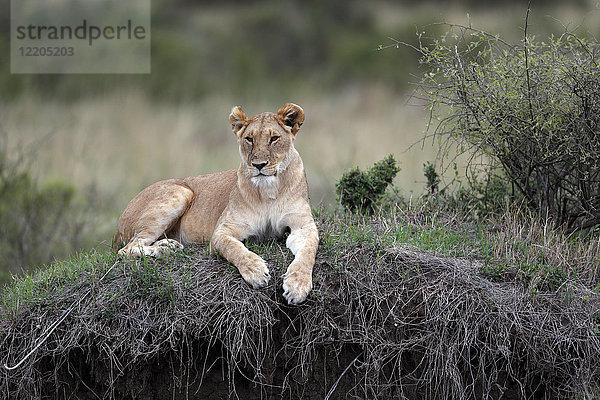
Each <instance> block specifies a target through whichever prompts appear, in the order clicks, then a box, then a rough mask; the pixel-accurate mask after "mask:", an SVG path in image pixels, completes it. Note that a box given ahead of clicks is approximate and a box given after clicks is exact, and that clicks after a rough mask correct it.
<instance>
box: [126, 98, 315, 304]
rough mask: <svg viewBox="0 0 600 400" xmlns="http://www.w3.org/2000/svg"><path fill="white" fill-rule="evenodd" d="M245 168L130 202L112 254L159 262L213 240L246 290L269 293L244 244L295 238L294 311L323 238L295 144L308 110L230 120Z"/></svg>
mask: <svg viewBox="0 0 600 400" xmlns="http://www.w3.org/2000/svg"><path fill="white" fill-rule="evenodd" d="M229 120H230V122H231V128H232V130H233V132H234V134H235V135H236V136H237V140H238V145H239V152H240V156H241V158H242V163H241V164H240V167H239V168H238V169H237V170H230V171H224V172H218V173H215V174H210V175H200V176H194V177H189V178H185V179H170V180H166V181H161V182H157V183H155V184H153V185H151V186H149V187H147V188H146V189H144V190H142V191H141V192H140V193H139V194H138V195H137V196H136V197H134V198H133V200H131V202H130V203H129V204H128V206H127V208H126V209H125V211H124V212H123V214H122V215H121V217H120V218H119V223H118V228H117V233H116V234H115V241H114V247H115V248H116V247H120V246H121V245H123V244H125V247H123V248H122V249H121V250H119V254H121V255H126V256H141V255H150V256H161V255H163V254H164V253H165V252H167V251H170V250H172V249H174V248H179V247H183V246H182V245H181V243H193V242H204V241H210V244H211V248H212V249H214V250H216V251H217V252H219V254H221V255H222V256H223V257H225V258H226V259H227V260H229V261H230V262H231V263H232V264H234V265H235V266H236V267H237V268H238V270H239V271H240V274H241V275H242V277H243V278H244V280H245V281H246V282H248V284H250V285H251V286H252V287H254V288H260V287H263V286H265V285H266V284H267V283H268V281H269V278H270V275H269V269H268V267H267V264H266V263H265V261H264V260H263V259H262V258H261V257H259V256H258V255H256V254H254V253H253V252H251V251H250V250H248V249H247V248H246V247H245V246H244V244H243V243H242V241H243V240H244V239H247V238H249V237H259V238H261V237H265V236H277V237H281V236H282V235H283V234H284V232H286V230H289V232H290V234H289V236H288V238H287V240H286V246H287V247H288V248H289V249H290V250H291V251H292V253H293V254H294V255H295V258H294V261H292V263H291V264H290V265H289V267H288V269H287V272H286V273H285V275H284V280H283V289H284V296H285V298H286V299H287V300H288V302H289V303H290V304H298V303H301V302H302V301H304V300H305V299H306V296H307V295H308V293H309V292H310V290H311V289H312V269H313V266H314V263H315V255H316V252H317V246H318V242H319V236H318V232H317V228H316V226H315V222H314V220H313V218H312V212H311V208H310V203H309V199H308V184H307V182H306V175H305V173H304V166H303V164H302V159H301V158H300V155H299V154H298V152H297V151H296V149H295V148H294V144H293V141H294V139H295V137H296V134H297V133H298V130H299V129H300V126H301V125H302V122H304V111H303V110H302V108H300V107H299V106H297V105H295V104H291V103H288V104H286V105H284V106H283V107H281V109H279V111H278V112H277V113H276V114H273V113H262V114H258V115H256V116H254V117H252V118H247V117H246V115H245V114H244V112H243V111H242V108H241V107H234V108H233V110H232V112H231V115H230V116H229Z"/></svg>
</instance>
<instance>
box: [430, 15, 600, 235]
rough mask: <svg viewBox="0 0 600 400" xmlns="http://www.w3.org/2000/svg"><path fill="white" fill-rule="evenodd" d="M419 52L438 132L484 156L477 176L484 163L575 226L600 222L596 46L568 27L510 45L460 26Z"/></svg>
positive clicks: (473, 167) (535, 205) (544, 212)
mask: <svg viewBox="0 0 600 400" xmlns="http://www.w3.org/2000/svg"><path fill="white" fill-rule="evenodd" d="M419 50H420V52H421V55H422V59H421V62H422V64H423V65H424V66H425V67H427V72H426V73H425V75H424V78H423V80H422V84H421V90H422V92H423V94H424V95H425V96H426V98H427V99H428V108H429V110H430V111H431V113H432V115H433V116H434V117H438V121H439V123H438V125H437V127H436V128H435V132H434V135H435V136H437V137H438V138H439V139H441V142H442V143H443V145H444V146H456V147H457V148H458V149H459V151H466V152H471V154H473V155H474V156H476V157H473V158H471V160H477V162H475V161H472V162H471V164H470V165H469V168H470V171H471V173H473V174H477V171H480V168H479V167H480V166H481V164H480V163H479V161H480V160H484V163H489V165H487V166H486V167H487V168H489V170H495V169H498V170H500V171H501V173H500V174H497V176H496V177H495V178H494V179H500V180H505V181H506V183H508V184H510V186H511V188H512V191H513V193H511V195H513V196H515V197H522V198H523V199H524V200H525V203H526V204H527V206H529V207H530V208H532V209H534V210H536V211H537V212H538V213H539V214H540V215H541V216H542V217H548V218H551V219H552V220H553V221H554V222H555V224H556V225H557V226H563V227H565V228H566V229H567V230H570V231H573V230H579V229H586V228H591V227H594V226H597V225H599V224H600V68H599V65H598V62H597V60H596V57H595V55H596V54H597V53H598V43H596V42H588V41H587V40H585V39H582V38H580V37H577V36H575V35H573V34H570V33H565V34H563V35H562V36H561V37H558V38H555V37H552V38H550V39H549V40H548V41H547V42H540V41H537V40H535V39H534V38H533V37H529V36H526V37H525V39H524V40H523V41H522V42H521V43H520V44H518V45H511V44H508V43H506V42H504V41H503V40H502V39H500V38H499V37H498V36H492V35H490V34H487V33H485V32H481V31H478V30H474V29H471V28H468V27H460V26H455V25H452V26H450V29H449V31H448V32H447V33H446V34H444V35H442V36H441V37H438V38H437V39H434V40H433V41H432V42H431V43H429V44H426V43H425V39H423V41H422V44H421V47H420V48H419ZM496 183H497V182H496ZM496 183H495V184H496ZM496 186H498V185H496ZM504 187H506V184H504Z"/></svg>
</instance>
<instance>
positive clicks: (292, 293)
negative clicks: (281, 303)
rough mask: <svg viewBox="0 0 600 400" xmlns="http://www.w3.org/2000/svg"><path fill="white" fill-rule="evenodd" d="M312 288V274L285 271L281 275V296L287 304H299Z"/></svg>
mask: <svg viewBox="0 0 600 400" xmlns="http://www.w3.org/2000/svg"><path fill="white" fill-rule="evenodd" d="M311 289H312V274H306V273H301V272H297V271H295V272H291V273H290V272H289V271H288V272H287V273H286V274H285V275H284V276H283V297H285V299H286V300H287V302H288V304H300V303H302V302H303V301H304V300H306V296H308V293H309V292H310V291H311Z"/></svg>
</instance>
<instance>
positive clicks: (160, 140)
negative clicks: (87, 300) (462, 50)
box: [0, 0, 600, 282]
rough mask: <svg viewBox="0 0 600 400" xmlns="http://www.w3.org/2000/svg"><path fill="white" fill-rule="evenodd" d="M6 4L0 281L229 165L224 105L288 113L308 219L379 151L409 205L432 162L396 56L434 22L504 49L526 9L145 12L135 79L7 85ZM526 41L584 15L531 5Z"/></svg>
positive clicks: (586, 7) (231, 7)
mask: <svg viewBox="0 0 600 400" xmlns="http://www.w3.org/2000/svg"><path fill="white" fill-rule="evenodd" d="M9 3H10V2H8V1H5V2H2V3H1V4H0V53H1V54H3V56H2V57H0V279H1V280H2V281H3V282H6V281H7V280H8V279H9V277H10V274H14V273H19V272H21V271H23V270H27V269H29V268H31V267H34V266H39V265H42V264H44V263H49V262H51V261H53V260H55V259H60V258H63V257H66V256H68V255H69V254H72V253H73V252H75V251H81V250H85V249H89V248H92V247H100V248H108V247H109V246H110V243H111V239H112V234H113V231H114V229H115V227H116V222H117V218H118V216H119V213H120V212H121V211H122V210H123V208H124V207H125V206H126V204H127V202H128V201H129V200H130V199H131V198H132V197H133V196H134V195H135V194H136V193H137V192H138V191H139V190H141V189H142V188H143V187H145V186H147V185H149V184H151V183H153V182H155V181H157V180H160V179H166V178H170V177H185V176H190V175H197V174H202V173H210V172H215V171H220V170H225V169H232V168H237V166H238V165H239V154H238V151H237V148H236V140H235V137H234V135H233V134H232V133H231V130H230V127H229V122H228V114H229V112H230V110H231V108H232V106H234V105H241V106H242V107H243V108H244V110H245V111H246V113H247V114H248V115H254V114H256V113H259V112H262V111H276V110H277V109H278V108H279V107H280V106H281V105H283V104H284V103H286V102H288V101H291V102H294V103H297V104H299V105H300V106H302V107H303V108H304V110H305V112H306V121H305V124H304V125H303V127H302V130H301V131H300V134H299V136H298V138H297V141H296V147H297V149H298V150H299V152H300V154H301V155H302V157H303V159H304V163H305V167H306V170H307V175H308V179H309V184H310V188H311V199H312V202H313V206H315V207H318V206H325V207H335V203H336V196H335V182H336V181H337V180H338V179H339V178H340V176H341V175H342V173H343V172H344V171H346V170H347V169H349V168H352V167H356V166H358V167H361V168H365V167H368V166H370V165H372V164H373V163H374V162H376V161H378V160H380V159H382V158H384V157H385V156H386V155H388V154H394V156H395V158H396V160H398V162H399V167H400V168H401V171H400V172H399V173H398V175H397V177H396V179H395V181H394V184H395V186H396V188H397V190H398V191H399V192H400V194H401V195H402V196H404V197H405V198H408V199H410V198H411V196H420V195H421V194H422V193H423V191H424V186H425V178H424V177H423V167H424V164H425V163H427V162H435V160H436V159H438V157H439V153H438V148H437V147H436V143H434V142H432V141H431V140H423V138H424V136H425V132H426V131H427V125H428V121H429V118H430V115H429V114H428V113H427V111H426V110H425V109H424V107H423V102H422V101H421V100H420V98H419V96H418V95H415V94H414V90H415V87H416V86H415V85H416V84H417V83H418V82H420V80H421V78H420V76H421V75H422V74H423V72H424V71H423V70H422V69H421V68H420V65H419V57H420V55H419V53H418V52H417V51H415V50H414V49H412V48H411V46H410V45H415V46H416V45H417V43H418V38H419V36H418V35H419V34H421V37H422V38H425V37H427V34H428V33H431V32H436V31H440V30H441V29H443V27H441V26H439V25H431V24H434V23H437V22H449V23H456V24H463V25H467V26H472V27H474V28H477V29H481V30H484V31H487V32H490V33H493V34H499V35H501V36H502V37H503V38H505V39H506V40H507V41H510V42H519V41H520V40H521V39H522V37H523V27H524V20H525V15H526V10H527V1H516V0H515V1H500V0H498V1H488V2H481V1H471V0H463V1H461V0H454V1H450V2H447V1H433V0H430V1H408V0H406V1H391V0H390V1H369V2H367V1H356V0H344V1H341V0H333V1H317V0H310V1H300V0H296V1H264V0H261V1H239V0H238V1H235V0H223V1H216V0H214V1H191V0H171V1H168V0H153V1H152V29H151V38H152V58H151V71H152V72H151V73H150V74H147V75H134V74H132V75H119V74H112V75H109V74H107V75H100V74H98V75H95V74H88V75H85V74H84V75H76V74H73V75H68V74H64V75H60V74H46V75H44V74H38V75H25V74H23V75H21V74H11V73H10V60H9V58H8V56H7V55H8V54H9V46H10V37H9V34H10V30H9V28H10V4H9ZM528 29H529V33H530V34H535V35H536V37H538V38H545V37H549V36H550V35H551V34H553V33H554V34H560V33H562V32H564V31H565V30H569V31H575V32H577V33H578V34H582V35H584V36H585V35H590V36H594V35H596V36H597V35H599V34H600V15H599V9H598V5H597V4H596V2H595V1H592V0H579V1H578V0H572V1H551V0H546V1H544V0H537V1H533V2H532V9H531V15H530V16H529V26H528ZM423 32H426V33H425V34H424V33H423ZM390 38H393V39H396V40H398V41H402V42H405V43H407V44H408V45H401V46H398V47H395V46H393V44H394V43H395V42H394V41H393V40H392V39H390ZM390 45H392V46H391V47H389V46H390ZM381 48H384V49H381ZM447 157H449V158H450V159H451V158H452V155H447ZM457 172H458V173H459V174H461V173H463V171H462V170H461V167H460V162H459V165H458V169H457ZM454 173H455V172H454V171H451V174H454Z"/></svg>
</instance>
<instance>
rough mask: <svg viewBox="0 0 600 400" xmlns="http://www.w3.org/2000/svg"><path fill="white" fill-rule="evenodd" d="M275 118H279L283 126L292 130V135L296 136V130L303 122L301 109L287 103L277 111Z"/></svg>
mask: <svg viewBox="0 0 600 400" xmlns="http://www.w3.org/2000/svg"><path fill="white" fill-rule="evenodd" d="M277 116H278V117H279V118H281V121H282V122H283V124H284V125H286V126H289V127H290V128H292V135H294V136H296V133H298V130H299V129H300V127H301V126H302V123H303V122H304V110H303V109H302V107H300V106H298V105H296V104H293V103H287V104H285V105H284V106H283V107H281V108H280V109H279V111H277Z"/></svg>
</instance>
